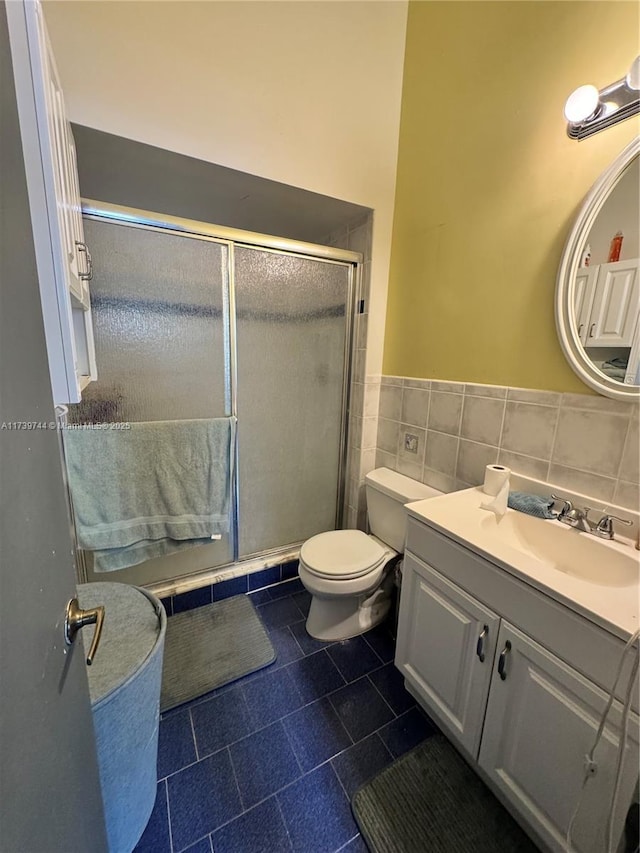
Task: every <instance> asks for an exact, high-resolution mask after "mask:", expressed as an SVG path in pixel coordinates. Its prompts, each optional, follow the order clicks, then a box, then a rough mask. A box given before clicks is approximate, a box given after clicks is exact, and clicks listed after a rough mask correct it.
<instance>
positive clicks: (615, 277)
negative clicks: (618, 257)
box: [584, 260, 640, 347]
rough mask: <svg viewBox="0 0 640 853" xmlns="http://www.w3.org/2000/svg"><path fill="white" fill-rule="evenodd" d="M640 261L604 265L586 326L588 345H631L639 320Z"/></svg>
mask: <svg viewBox="0 0 640 853" xmlns="http://www.w3.org/2000/svg"><path fill="white" fill-rule="evenodd" d="M639 267H640V262H639V261H638V260H631V261H616V263H612V264H601V266H600V268H599V271H598V280H597V283H596V289H595V296H594V302H593V308H592V309H591V318H590V320H589V328H588V329H587V333H586V339H585V340H584V343H585V346H587V347H630V346H631V344H632V341H633V333H634V330H635V327H636V323H637V322H638V308H639V306H640V280H639V277H638V269H639Z"/></svg>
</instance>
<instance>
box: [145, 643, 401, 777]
mask: <svg viewBox="0 0 640 853" xmlns="http://www.w3.org/2000/svg"><path fill="white" fill-rule="evenodd" d="M324 651H326V649H319V650H318V651H317V652H312V654H309V655H305V657H308V658H309V657H313V655H316V654H319V653H320V652H324ZM292 663H296V661H292ZM392 663H393V661H387V663H384V664H382V665H381V666H378V667H376V668H375V669H372V670H371V671H370V672H365V673H364V674H363V675H359V676H358V677H357V678H354V679H353V681H345V683H344V684H341V685H340V686H339V687H336V688H335V690H331V691H329V692H328V693H324V694H323V695H322V696H318V697H317V699H311V700H310V701H309V702H305V703H304V704H303V705H300V707H298V708H294V709H293V711H288V712H287V713H286V714H283V715H282V717H278V718H277V719H276V720H272V721H271V722H270V723H267V724H266V725H264V726H260V727H258V728H257V729H255V730H254V731H252V732H249V733H248V734H246V735H243V736H242V737H239V738H237V739H236V740H233V741H230V742H229V743H228V744H226V746H221V747H219V748H218V749H214V750H212V751H211V752H207V753H206V754H204V755H199V752H198V745H197V738H196V737H195V733H194V741H195V745H196V755H197V756H198V757H197V758H196V760H195V761H191V762H189V764H185V765H184V767H180V769H179V770H174V771H173V772H172V773H167V775H166V776H163V777H162V778H161V779H158V782H163V781H165V780H166V779H170V778H171V777H172V776H175V775H176V774H177V773H181V772H182V771H183V770H186V769H187V768H188V767H193V766H194V765H196V764H199V763H200V761H204V760H205V759H206V758H211V756H212V755H217V754H218V753H219V752H222V751H223V750H224V749H227V748H229V747H232V746H235V745H236V744H237V743H240V742H241V741H243V740H246V738H248V737H252V736H253V735H256V734H258V733H259V732H264V731H265V730H266V729H268V728H269V727H270V726H272V725H274V723H278V722H281V721H284V720H286V719H287V717H291V716H293V714H297V713H298V711H303V710H304V709H305V708H309V707H310V706H311V705H314V704H315V703H316V702H320V701H321V700H322V699H328V700H329V702H330V703H331V707H332V708H333V710H334V711H335V712H336V714H337V713H338V712H337V710H336V708H335V706H334V704H333V702H332V700H331V697H332V696H333V695H335V694H336V693H338V691H340V690H343V689H344V688H345V687H349V686H351V685H353V684H356V683H357V682H358V681H363V680H364V679H365V678H366V679H368V680H369V683H370V684H371V686H372V687H373V689H374V690H375V691H376V693H377V694H378V695H379V696H380V698H381V699H382V701H383V702H384V703H385V705H386V706H387V707H388V708H389V710H390V711H391V713H392V714H393V716H394V718H395V719H397V718H398V717H402V716H403V715H404V714H406V713H407V711H409V710H411V709H410V708H408V709H407V711H402V713H400V714H398V713H396V711H394V710H393V708H392V707H391V705H389V703H388V702H387V700H386V699H385V698H384V696H383V695H382V693H380V691H379V690H378V688H377V687H376V685H375V684H374V682H373V681H371V679H370V678H369V676H370V675H373V674H374V673H376V672H380V670H382V669H384V668H385V666H389V664H392ZM285 666H288V664H285ZM285 666H283V667H281V669H284V668H285ZM274 672H277V670H274ZM294 686H295V685H294ZM234 689H235V688H234ZM239 689H240V688H239ZM221 695H222V694H221ZM216 698H217V697H215V696H214V697H212V699H216ZM183 713H185V714H186V713H188V714H189V717H190V720H191V727H192V731H194V729H193V717H192V716H191V708H187V709H186V710H185V711H183ZM175 716H177V715H175ZM340 722H341V724H342V720H340ZM390 722H393V721H392V720H389V721H387V723H384V724H383V725H382V726H380V727H379V728H378V729H376V730H375V732H371V734H375V733H376V732H378V731H380V729H383V728H384V727H385V725H388V724H389V723H390ZM347 734H349V733H348V732H347ZM366 737H368V735H366ZM362 740H364V738H360V740H358V741H353V743H352V744H351V746H355V744H356V743H360V741H362ZM292 749H293V745H292ZM343 751H344V750H343ZM294 753H295V749H294ZM334 758H335V756H334ZM318 766H320V765H318ZM303 775H306V774H303Z"/></svg>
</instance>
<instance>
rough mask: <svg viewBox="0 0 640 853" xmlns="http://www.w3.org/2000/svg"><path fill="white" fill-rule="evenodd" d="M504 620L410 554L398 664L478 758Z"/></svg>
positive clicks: (423, 698) (437, 715)
mask: <svg viewBox="0 0 640 853" xmlns="http://www.w3.org/2000/svg"><path fill="white" fill-rule="evenodd" d="M499 621H500V620H499V617H498V616H496V614H495V613H493V612H492V611H491V610H489V609H488V608H486V607H484V606H483V605H482V604H480V602H479V601H477V600H476V599H475V598H472V597H471V596H470V595H467V593H466V592H463V591H462V590H461V589H460V588H459V587H457V586H456V585H455V584H452V583H451V582H450V581H448V580H446V579H445V578H443V577H442V575H440V574H438V573H437V572H435V571H434V570H433V569H431V568H430V567H429V566H427V565H426V564H425V563H423V562H422V561H421V560H418V559H417V558H416V557H414V556H413V555H412V554H410V553H407V554H406V555H405V559H404V569H403V576H402V593H401V600H400V618H399V625H398V641H397V646H396V661H395V662H396V666H397V667H398V669H399V670H400V671H401V672H402V673H403V675H404V676H405V678H406V679H407V681H408V682H409V684H410V685H411V687H412V689H413V691H414V693H416V694H417V696H418V697H419V698H420V700H421V704H422V705H423V706H424V708H425V709H426V710H427V712H428V713H429V714H431V716H432V717H433V718H434V720H436V722H438V724H439V725H441V726H442V728H443V729H444V730H445V731H446V732H447V733H448V734H449V735H450V736H451V737H452V739H454V740H455V741H456V743H458V744H459V745H460V746H461V747H462V748H463V749H464V750H465V751H466V752H467V753H468V754H469V755H470V756H472V757H473V758H476V757H477V755H478V747H479V744H480V734H481V731H482V721H483V718H484V710H485V705H486V702H487V694H488V690H489V682H490V679H491V667H492V664H493V657H494V653H495V649H496V644H497V638H498V624H499Z"/></svg>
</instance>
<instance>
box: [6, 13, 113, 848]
mask: <svg viewBox="0 0 640 853" xmlns="http://www.w3.org/2000/svg"><path fill="white" fill-rule="evenodd" d="M0 63H1V66H0V83H1V93H2V94H1V97H2V101H1V105H0V106H1V111H2V112H1V124H2V136H3V138H2V146H0V175H1V181H2V184H1V203H2V226H1V233H0V259H1V260H0V263H1V265H2V266H1V270H0V280H1V282H2V287H1V289H0V300H1V306H0V348H1V350H0V425H1V426H2V428H1V429H0V458H1V463H0V470H1V471H2V481H1V483H0V489H1V491H0V548H1V549H2V553H1V559H0V655H1V658H0V681H1V690H2V704H1V706H0V850H2V853H25V851H29V853H58V851H60V853H72V851H73V853H75V851H77V853H84V851H88V850H90V851H92V853H103V851H106V836H105V830H104V818H103V811H102V801H101V796H100V783H99V778H98V768H97V761H96V752H95V742H94V735H93V723H92V718H91V708H90V703H89V690H88V684H87V676H86V672H85V662H84V658H83V650H82V645H81V644H80V643H76V644H75V645H74V646H71V647H66V646H65V643H64V639H63V618H64V612H65V608H66V604H67V602H68V600H69V599H70V598H72V597H73V596H74V595H75V572H74V566H73V553H72V545H71V536H70V522H69V517H68V513H67V505H66V497H65V490H64V486H63V479H62V465H61V459H60V450H59V439H58V435H57V432H56V430H55V429H53V430H52V429H48V428H46V429H40V428H38V429H32V430H28V429H22V428H17V429H14V428H10V427H11V425H12V424H13V423H14V422H18V423H20V424H22V423H25V424H26V423H35V424H40V423H44V424H49V423H50V422H51V421H54V420H55V418H54V409H53V402H52V393H51V386H50V379H49V372H48V366H47V355H46V346H45V338H44V329H43V320H42V312H41V307H40V296H39V288H38V278H37V273H36V264H35V255H34V247H33V238H32V230H31V221H30V216H29V207H28V200H27V189H26V180H25V171H24V162H23V156H22V147H21V143H20V133H19V127H18V117H17V110H16V98H15V89H14V84H13V72H12V68H11V62H10V52H9V41H8V32H7V24H6V11H5V5H4V4H1V5H0ZM7 211H10V215H9V214H8V213H7ZM98 653H99V652H98Z"/></svg>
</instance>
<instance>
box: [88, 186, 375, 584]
mask: <svg viewBox="0 0 640 853" xmlns="http://www.w3.org/2000/svg"><path fill="white" fill-rule="evenodd" d="M82 215H83V216H86V217H87V218H88V219H92V220H95V221H97V222H108V223H112V224H120V225H125V226H129V227H132V228H140V229H144V230H149V231H155V232H165V233H169V234H173V235H175V236H182V237H189V238H191V239H201V240H206V241H207V242H214V243H218V244H220V245H223V246H226V247H227V270H226V273H227V281H226V293H225V292H224V290H225V289H224V288H223V312H224V306H225V303H226V306H227V310H228V316H227V317H226V318H224V323H225V326H226V329H225V332H224V336H225V338H226V336H227V332H228V340H229V351H228V353H225V362H226V364H225V372H226V366H227V363H228V366H229V373H228V379H227V378H225V405H226V404H227V402H228V404H229V409H230V416H231V417H235V418H237V416H238V410H237V403H238V372H237V365H238V349H237V324H236V320H237V317H236V294H235V274H234V273H235V257H234V250H235V248H236V247H238V248H252V249H261V250H264V251H266V252H270V253H273V254H286V255H289V256H293V257H298V258H311V259H313V260H317V261H320V262H323V263H328V264H337V265H339V266H347V268H348V283H347V297H346V300H345V342H344V367H343V379H342V398H341V420H340V445H339V450H338V454H339V455H338V483H337V494H336V514H335V526H336V528H339V527H340V526H341V524H342V519H343V513H344V498H345V487H346V465H347V450H348V428H349V415H350V397H351V384H352V383H351V377H352V371H353V366H354V354H353V348H354V345H355V334H354V325H355V317H356V313H357V312H356V308H357V306H358V305H359V304H360V300H361V289H362V264H363V256H362V254H361V253H359V252H352V251H349V250H347V249H339V248H334V247H331V246H322V245H318V244H316V243H305V242H303V241H300V240H292V239H289V238H284V237H275V236H273V235H269V234H261V233H258V232H253V231H244V230H242V229H238V228H229V227H227V226H224V225H213V224H209V223H206V222H200V221H198V220H193V219H185V218H182V217H175V216H169V215H165V214H160V213H155V212H152V211H148V210H140V209H138V208H132V207H126V206H124V205H117V204H110V203H107V202H100V201H96V200H94V199H85V198H83V199H82ZM225 297H226V298H225ZM99 367H100V366H99V365H98V377H99ZM227 383H228V384H227ZM238 453H239V443H238V438H237V433H236V444H235V449H234V472H233V477H232V480H231V488H232V502H233V518H232V524H233V561H232V562H231V563H225V564H223V565H220V566H214V567H210V568H206V569H202V570H201V571H197V572H192V573H190V574H187V575H177V576H176V577H171V578H166V579H163V580H162V581H158V582H153V583H152V584H151V585H152V586H155V585H156V583H157V584H164V585H167V584H171V583H174V582H178V581H185V580H186V579H187V578H193V577H197V576H199V575H201V574H202V575H209V574H211V573H212V572H223V571H224V570H225V569H226V568H228V567H229V566H234V565H237V566H240V565H242V563H248V562H251V561H252V560H255V559H256V557H257V556H260V557H264V558H265V559H269V558H274V559H275V557H277V555H278V554H280V553H282V554H285V553H288V552H290V551H291V549H292V548H293V547H296V546H298V545H300V544H301V543H300V542H293V543H284V544H283V545H281V546H278V547H275V548H270V549H267V550H265V551H261V552H260V554H259V555H256V554H253V555H248V556H245V557H243V558H242V559H240V558H239V556H238V554H239V543H240V536H239V533H240V530H239V528H240V507H239V499H240V494H239V466H238ZM74 533H75V531H74ZM81 554H83V552H82V551H81V550H78V556H79V557H80V555H81ZM78 564H79V569H80V575H81V580H82V581H83V582H86V580H87V571H86V566H85V563H84V560H83V559H82V558H81V557H80V558H79V559H78Z"/></svg>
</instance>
